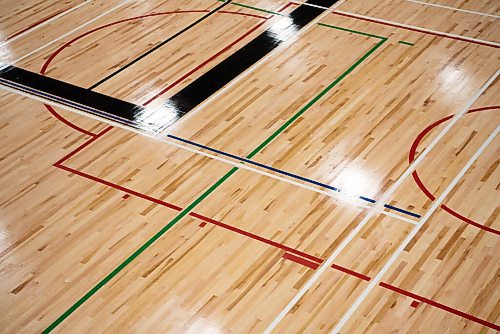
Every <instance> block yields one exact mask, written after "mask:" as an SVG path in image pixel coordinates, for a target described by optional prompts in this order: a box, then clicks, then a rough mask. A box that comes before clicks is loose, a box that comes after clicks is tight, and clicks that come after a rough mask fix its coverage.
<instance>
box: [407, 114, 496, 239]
mask: <svg viewBox="0 0 500 334" xmlns="http://www.w3.org/2000/svg"><path fill="white" fill-rule="evenodd" d="M496 109H500V106H490V107H482V108H475V109H471V110H469V111H468V112H467V114H472V113H476V112H480V111H486V110H496ZM453 116H454V115H449V116H446V117H444V118H442V119H440V120H438V121H436V122H434V123H432V124H431V125H429V126H427V127H426V128H425V129H424V130H422V132H420V133H419V134H418V136H417V137H416V138H415V140H414V141H413V143H412V145H411V147H410V152H409V154H408V161H409V163H410V164H411V163H412V162H413V161H414V160H415V157H416V152H417V149H418V146H419V144H420V142H421V141H422V140H423V139H424V138H425V137H426V136H427V135H428V134H429V132H431V131H432V130H433V129H434V128H436V127H437V126H438V125H440V124H442V123H444V122H447V121H449V120H450V119H452V118H453ZM411 175H412V177H413V180H414V181H415V183H416V184H417V186H418V187H419V188H420V189H421V190H422V192H423V193H424V194H425V195H426V196H427V197H428V198H429V199H430V200H431V201H435V200H436V197H435V196H434V194H432V193H431V192H430V191H429V189H427V187H426V186H425V184H424V183H423V182H422V180H421V179H420V176H419V175H418V172H417V171H416V170H415V171H413V172H412V174H411ZM441 208H442V209H443V210H445V211H446V212H448V213H449V214H451V215H452V216H454V217H455V218H458V219H460V220H462V221H463V222H465V223H467V224H469V225H472V226H475V227H477V228H480V229H482V230H484V231H487V232H490V233H494V234H497V235H499V234H500V230H496V229H494V228H492V227H489V226H485V225H482V224H480V223H478V222H475V221H473V220H472V219H470V218H467V217H465V216H463V215H461V214H460V213H458V212H456V211H455V210H453V209H451V208H450V207H448V206H446V205H445V204H441Z"/></svg>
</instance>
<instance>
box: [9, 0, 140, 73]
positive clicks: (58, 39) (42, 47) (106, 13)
mask: <svg viewBox="0 0 500 334" xmlns="http://www.w3.org/2000/svg"><path fill="white" fill-rule="evenodd" d="M130 1H131V0H125V1H122V2H121V3H119V4H118V5H116V6H114V7H113V8H111V9H108V10H107V11H105V12H104V13H102V14H100V15H98V16H96V17H94V18H93V19H91V20H89V21H87V22H85V23H84V24H82V25H80V26H78V27H76V28H75V29H73V30H71V31H68V32H67V33H65V34H63V35H61V36H59V37H57V38H55V39H53V40H51V41H50V42H48V43H46V44H44V45H42V46H41V47H39V48H38V49H35V50H33V51H31V52H29V53H27V54H25V55H24V56H22V57H20V58H18V59H16V60H14V61H13V62H11V63H10V64H11V65H14V64H16V63H19V62H20V61H22V60H24V59H26V58H28V57H29V56H31V55H33V54H35V53H37V52H39V51H40V50H43V49H45V48H46V47H47V46H49V45H51V44H54V43H55V42H57V41H60V40H61V39H63V38H65V37H66V36H69V35H71V34H73V33H74V32H76V31H78V30H80V29H82V28H83V27H86V26H88V25H89V24H91V23H93V22H95V21H97V20H99V19H100V18H101V17H103V16H106V15H108V14H109V13H111V12H113V11H115V10H116V9H118V8H120V7H122V6H124V5H125V4H127V3H129V2H130Z"/></svg>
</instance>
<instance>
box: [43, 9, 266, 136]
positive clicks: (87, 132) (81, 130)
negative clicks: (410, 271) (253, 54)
mask: <svg viewBox="0 0 500 334" xmlns="http://www.w3.org/2000/svg"><path fill="white" fill-rule="evenodd" d="M207 12H209V10H206V9H200V10H175V11H167V12H159V13H151V14H145V15H140V16H135V17H130V18H127V19H122V20H118V21H115V22H111V23H108V24H104V25H102V26H99V27H96V28H94V29H91V30H89V31H86V32H85V33H83V34H81V35H79V36H76V37H75V38H73V39H71V40H69V41H68V42H66V43H64V44H63V45H61V46H60V47H59V48H58V49H57V50H56V51H55V52H54V53H52V54H51V55H50V56H49V58H47V60H46V61H45V63H44V64H43V66H42V68H41V70H40V73H41V74H43V75H45V74H46V72H47V69H48V67H49V65H50V64H51V63H52V61H53V60H54V59H55V57H57V55H58V54H59V53H61V52H62V51H63V50H64V49H66V48H67V47H69V46H70V45H71V44H73V43H75V42H76V41H78V40H80V39H82V38H84V37H86V36H88V35H90V34H93V33H94V32H96V31H99V30H101V29H104V28H108V27H111V26H114V25H117V24H120V23H125V22H129V21H133V20H139V19H143V18H148V17H154V16H161V15H169V14H187V13H207ZM217 13H221V14H232V15H241V16H245V17H255V18H259V19H264V20H268V19H269V17H265V16H260V15H256V14H249V13H243V12H234V11H219V12H217ZM254 30H255V29H254ZM246 35H248V33H247V34H246ZM246 35H245V36H246ZM233 44H235V43H234V42H233V43H232V44H231V45H233ZM203 65H205V63H204V64H203ZM197 69H198V67H197ZM179 82H180V81H179ZM177 83H178V82H176V84H177ZM171 86H172V85H170V86H169V87H167V89H164V90H162V93H164V92H165V91H166V90H168V89H171V88H172V87H171ZM148 102H151V101H148ZM44 105H45V107H46V108H47V109H48V111H49V112H50V113H51V114H52V115H53V116H54V117H56V118H57V119H58V120H60V121H61V122H63V123H64V124H66V125H67V126H69V127H71V128H72V129H74V130H76V131H79V132H81V133H83V134H85V135H89V136H96V135H97V134H96V133H93V132H90V131H88V130H85V129H83V128H81V127H79V126H78V125H76V124H74V123H72V122H70V121H69V120H67V119H65V118H64V117H63V116H61V115H60V114H59V113H58V112H57V111H56V110H55V109H54V108H53V107H52V106H49V105H47V104H44Z"/></svg>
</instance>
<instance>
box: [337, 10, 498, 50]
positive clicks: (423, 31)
mask: <svg viewBox="0 0 500 334" xmlns="http://www.w3.org/2000/svg"><path fill="white" fill-rule="evenodd" d="M332 14H335V15H340V16H346V17H349V18H353V19H356V20H362V21H367V22H372V23H377V24H381V25H385V26H389V27H394V28H400V29H405V30H410V31H416V32H420V33H423V34H426V35H434V36H439V37H443V38H448V39H454V40H457V41H461V42H468V43H472V44H478V45H483V46H489V47H492V48H500V46H497V45H494V44H490V43H488V42H480V41H471V40H468V39H465V38H461V37H458V36H456V37H455V36H448V35H445V34H441V33H438V32H431V31H426V30H421V29H418V28H410V27H405V26H402V25H399V24H397V23H389V22H381V21H378V20H374V19H369V18H367V17H358V16H354V15H350V14H347V13H338V12H335V11H333V12H332Z"/></svg>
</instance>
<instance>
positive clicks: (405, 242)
mask: <svg viewBox="0 0 500 334" xmlns="http://www.w3.org/2000/svg"><path fill="white" fill-rule="evenodd" d="M499 131H500V126H497V128H496V129H495V131H493V133H492V134H491V135H490V136H489V137H488V139H487V140H486V141H485V142H484V143H483V145H481V147H480V148H479V149H478V150H477V151H476V153H475V154H474V155H473V156H472V158H471V159H470V160H469V161H468V162H467V164H466V165H465V166H464V168H462V170H461V171H460V172H459V173H458V175H457V176H456V177H455V178H454V179H453V181H452V182H451V183H450V184H449V185H448V187H446V189H445V190H444V191H443V193H442V194H441V196H439V198H438V199H437V200H436V201H434V202H433V203H432V206H431V208H430V209H429V211H427V213H426V214H425V215H424V216H423V217H422V219H421V220H420V222H419V223H418V225H417V226H415V227H414V228H413V230H412V231H411V232H410V234H408V236H407V237H406V238H405V240H403V242H402V243H401V244H400V245H399V247H398V249H396V251H394V253H393V254H392V256H391V258H390V259H389V260H388V261H387V262H386V264H385V265H384V267H383V268H382V269H381V270H380V271H379V273H378V274H377V276H375V277H374V278H372V279H371V280H370V283H369V284H368V286H367V287H366V288H365V290H363V292H362V293H361V295H360V296H359V297H358V298H357V299H356V301H355V302H354V303H353V304H352V305H351V307H350V308H349V310H347V312H346V313H345V314H344V316H343V317H342V319H340V321H339V323H338V324H337V326H335V328H334V329H333V331H332V333H340V331H341V330H342V328H343V327H344V326H345V324H346V323H347V322H348V321H349V319H350V318H351V317H352V315H353V314H354V312H356V310H357V309H358V307H359V306H360V305H361V303H363V301H364V300H365V299H366V298H367V297H368V295H369V294H370V293H371V291H372V290H373V288H375V287H376V286H377V284H378V283H379V282H380V280H381V279H382V277H383V276H384V275H385V273H386V272H387V271H388V270H389V269H390V268H391V266H392V265H393V264H394V262H395V261H396V260H397V258H398V257H399V256H400V255H401V254H402V253H403V252H404V249H405V248H406V246H408V244H409V243H410V242H411V241H412V240H413V238H414V237H415V235H416V234H417V233H418V231H420V229H421V228H422V226H423V225H424V224H425V223H426V222H427V220H429V218H430V217H431V216H432V214H433V213H434V211H436V209H437V208H438V207H439V206H440V205H441V203H442V202H443V201H444V199H445V198H446V197H447V196H448V194H449V193H450V192H451V191H452V190H453V188H455V186H456V185H457V183H458V182H459V181H460V179H461V178H462V177H463V176H464V174H465V173H466V172H467V170H468V169H469V168H470V166H471V165H472V164H473V163H474V161H476V159H477V158H478V157H479V156H480V155H481V153H482V152H483V151H484V150H485V149H486V147H487V146H488V145H489V144H490V143H491V142H492V141H493V139H494V138H495V136H496V135H497V134H498V132H499Z"/></svg>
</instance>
